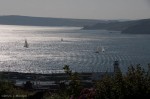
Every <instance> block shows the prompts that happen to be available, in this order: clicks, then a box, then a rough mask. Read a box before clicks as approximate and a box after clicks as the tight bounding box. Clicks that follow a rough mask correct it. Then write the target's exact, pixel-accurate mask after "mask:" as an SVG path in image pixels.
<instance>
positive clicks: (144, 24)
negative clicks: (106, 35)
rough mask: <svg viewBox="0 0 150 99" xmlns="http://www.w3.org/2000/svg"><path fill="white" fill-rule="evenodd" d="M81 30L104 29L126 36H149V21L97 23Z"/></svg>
mask: <svg viewBox="0 0 150 99" xmlns="http://www.w3.org/2000/svg"><path fill="white" fill-rule="evenodd" d="M83 29H85V30H98V29H104V30H112V31H121V33H127V34H150V19H141V20H132V21H131V20H130V21H123V22H121V21H116V22H108V23H97V24H95V25H92V26H84V27H83Z"/></svg>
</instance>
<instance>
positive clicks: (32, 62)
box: [0, 25, 150, 74]
mask: <svg viewBox="0 0 150 99" xmlns="http://www.w3.org/2000/svg"><path fill="white" fill-rule="evenodd" d="M25 40H26V41H27V43H28V45H29V46H28V47H24V43H25ZM100 48H103V51H101V50H100ZM98 49H99V50H98ZM97 51H98V52H97ZM114 61H118V62H119V67H120V69H121V71H122V72H126V71H127V70H128V67H129V66H131V65H132V66H136V65H138V64H140V65H141V67H143V68H144V69H146V70H147V69H148V65H147V64H148V63H150V35H148V34H122V33H121V32H120V31H108V30H82V27H44V26H17V25H0V71H6V72H22V73H42V74H49V73H62V72H64V71H63V67H64V65H69V66H70V69H71V70H72V71H74V72H106V71H108V72H113V63H114Z"/></svg>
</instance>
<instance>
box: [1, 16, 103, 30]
mask: <svg viewBox="0 0 150 99" xmlns="http://www.w3.org/2000/svg"><path fill="white" fill-rule="evenodd" d="M101 22H102V23H103V22H105V20H92V19H71V18H50V17H32V16H20V15H7V16H0V24H1V25H26V26H75V27H83V26H85V25H94V24H96V23H101Z"/></svg>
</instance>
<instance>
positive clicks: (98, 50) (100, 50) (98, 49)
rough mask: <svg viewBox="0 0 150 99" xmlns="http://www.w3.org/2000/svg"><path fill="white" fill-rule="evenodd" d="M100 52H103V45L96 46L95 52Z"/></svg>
mask: <svg viewBox="0 0 150 99" xmlns="http://www.w3.org/2000/svg"><path fill="white" fill-rule="evenodd" d="M100 52H105V49H104V47H103V46H102V47H97V50H96V51H95V53H100Z"/></svg>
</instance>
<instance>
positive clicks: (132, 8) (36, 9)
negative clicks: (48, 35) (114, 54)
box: [0, 0, 150, 19]
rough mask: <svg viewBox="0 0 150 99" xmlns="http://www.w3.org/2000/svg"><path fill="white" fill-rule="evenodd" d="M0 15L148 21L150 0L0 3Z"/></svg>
mask: <svg viewBox="0 0 150 99" xmlns="http://www.w3.org/2000/svg"><path fill="white" fill-rule="evenodd" d="M0 15H26V16H41V17H59V18H61V17H63V18H82V19H83V18H86V19H88V18H89V19H143V18H150V0H0Z"/></svg>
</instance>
